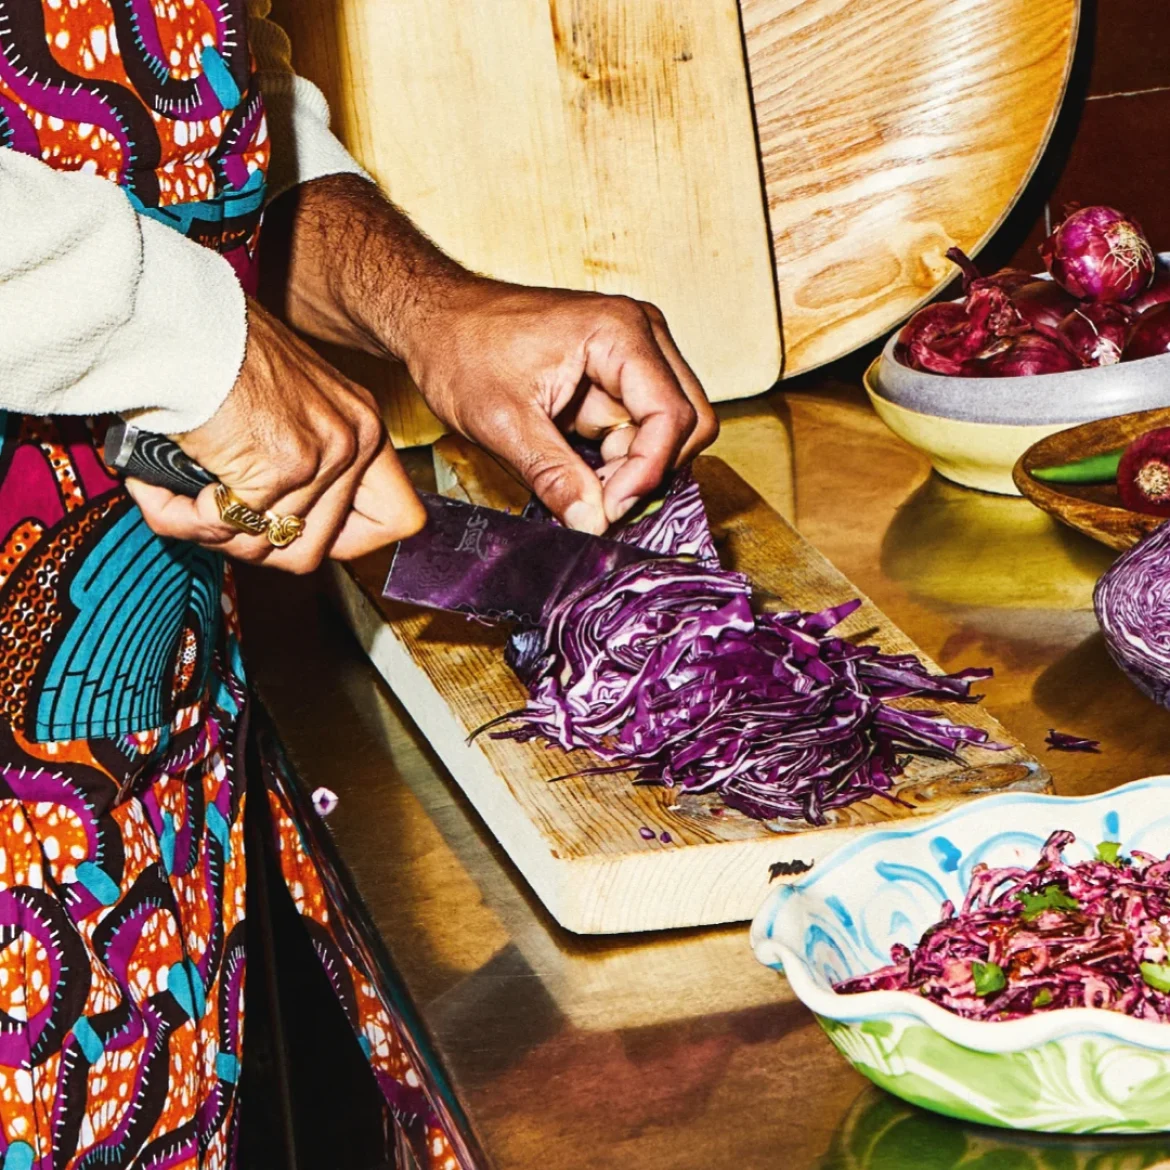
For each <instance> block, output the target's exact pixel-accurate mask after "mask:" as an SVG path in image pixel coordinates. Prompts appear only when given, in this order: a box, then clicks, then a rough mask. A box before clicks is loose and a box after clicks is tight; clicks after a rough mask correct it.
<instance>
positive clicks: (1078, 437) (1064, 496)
mask: <svg viewBox="0 0 1170 1170" xmlns="http://www.w3.org/2000/svg"><path fill="white" fill-rule="evenodd" d="M1165 426H1170V408H1165V407H1164V408H1162V409H1160V410H1141V411H1137V412H1136V413H1135V414H1121V415H1118V416H1117V417H1116V418H1103V419H1098V420H1097V421H1096V422H1090V423H1082V424H1081V425H1080V426H1078V427H1070V428H1069V429H1068V430H1067V431H1058V432H1057V433H1056V434H1055V435H1049V436H1048V438H1046V439H1041V440H1040V442H1038V443H1034V444H1033V445H1032V446H1031V447H1029V448H1028V449H1027V451H1025V452H1024V453H1023V455H1021V456H1020V459H1019V462H1018V463H1017V464H1016V466H1015V469H1014V470H1013V472H1012V478H1013V479H1014V480H1015V482H1016V487H1018V488H1019V489H1020V492H1021V494H1022V495H1024V496H1026V497H1027V498H1028V499H1029V500H1031V501H1032V503H1033V504H1035V505H1036V507H1038V508H1042V509H1043V510H1044V511H1045V512H1048V513H1049V514H1050V515H1053V516H1055V517H1056V518H1057V519H1058V520H1062V521H1064V523H1065V524H1068V525H1069V526H1070V527H1072V528H1076V529H1078V530H1079V531H1080V532H1083V533H1085V535H1086V536H1091V537H1092V538H1093V539H1094V540H1099V541H1100V542H1101V543H1102V544H1107V545H1108V546H1109V547H1110V548H1116V549H1127V548H1130V547H1131V546H1132V545H1135V544H1137V542H1138V541H1139V540H1141V539H1142V537H1143V536H1148V535H1149V534H1150V533H1151V532H1153V531H1154V529H1155V528H1157V527H1158V525H1159V524H1161V523H1162V519H1163V518H1162V517H1161V516H1143V515H1142V514H1141V513H1140V512H1130V511H1129V510H1128V509H1126V508H1123V507H1121V504H1120V501H1119V499H1118V495H1117V488H1116V487H1114V485H1113V484H1111V483H1107V484H1084V485H1079V484H1071V483H1041V482H1040V480H1038V479H1033V478H1032V476H1031V475H1030V474H1029V473H1030V472H1031V470H1032V469H1033V468H1035V467H1056V466H1058V465H1059V464H1061V463H1071V462H1072V461H1073V460H1075V459H1084V458H1086V457H1087V456H1089V455H1098V454H1101V453H1103V452H1105V451H1116V450H1117V449H1118V448H1119V447H1124V446H1125V445H1126V444H1127V443H1129V442H1131V441H1132V440H1133V439H1136V438H1137V437H1138V435H1144V434H1145V433H1146V431H1152V430H1153V429H1154V428H1155V427H1165Z"/></svg>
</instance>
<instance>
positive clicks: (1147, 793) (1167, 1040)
mask: <svg viewBox="0 0 1170 1170" xmlns="http://www.w3.org/2000/svg"><path fill="white" fill-rule="evenodd" d="M1056 829H1070V830H1072V832H1074V833H1075V834H1076V835H1077V840H1076V842H1075V843H1074V844H1073V845H1071V846H1069V848H1068V849H1066V851H1065V856H1066V857H1067V858H1068V859H1069V860H1070V861H1079V860H1084V859H1087V858H1088V857H1090V856H1092V853H1093V850H1094V849H1095V847H1096V844H1097V842H1099V841H1102V840H1111V841H1120V842H1121V848H1122V851H1123V852H1129V851H1130V850H1132V849H1144V850H1146V851H1147V852H1150V853H1156V854H1160V855H1162V856H1165V855H1166V854H1168V853H1170V776H1159V777H1154V778H1152V779H1148V780H1138V781H1135V782H1133V783H1131V784H1127V785H1124V786H1123V787H1121V788H1116V789H1114V790H1113V791H1112V792H1106V793H1102V794H1100V795H1098V796H1089V797H1080V798H1075V799H1073V798H1068V797H1059V796H1043V795H1038V794H1032V793H1022V792H1009V793H1003V794H1001V795H996V796H986V797H982V798H980V799H978V800H973V801H971V802H970V803H969V804H967V805H965V806H964V807H962V808H959V809H955V810H954V811H952V812H949V813H947V814H945V815H943V816H940V817H937V818H932V819H930V820H927V821H924V822H922V823H920V824H917V825H916V826H915V827H914V828H909V829H906V828H901V829H877V830H873V831H870V832H867V833H865V834H864V835H862V836H860V837H858V838H856V839H855V840H853V841H852V842H850V843H849V844H847V845H844V846H842V847H841V848H840V849H837V850H836V851H835V852H833V853H831V854H830V855H829V856H828V857H827V858H826V859H825V860H823V861H821V862H818V863H817V865H816V867H815V868H814V869H813V870H812V871H811V872H810V873H809V874H808V876H807V877H805V878H803V879H802V880H800V881H798V882H794V883H792V884H790V885H784V886H779V887H777V889H776V890H775V891H773V893H772V894H771V895H770V896H769V898H768V900H767V902H765V904H764V906H763V907H762V909H761V910H760V912H759V914H757V916H756V919H755V921H754V922H753V923H752V946H753V948H754V950H755V953H756V957H757V958H758V959H759V960H760V961H761V962H762V963H764V964H766V965H767V966H769V967H773V968H775V969H776V970H777V971H782V972H783V973H784V974H785V975H786V976H787V978H788V981H789V983H790V984H791V985H792V989H793V991H795V992H796V994H797V995H798V996H799V997H800V999H801V1000H802V1001H803V1002H804V1003H805V1005H806V1006H808V1007H809V1008H810V1009H811V1010H812V1011H813V1012H814V1013H815V1014H816V1017H817V1019H818V1020H819V1022H820V1024H821V1026H822V1027H823V1028H824V1029H825V1031H826V1032H827V1033H828V1036H829V1039H830V1040H832V1042H833V1043H834V1044H835V1045H836V1047H837V1048H838V1049H839V1050H840V1052H841V1053H842V1054H843V1055H844V1056H845V1058H846V1059H847V1060H848V1061H849V1062H850V1063H851V1064H853V1065H854V1067H856V1068H857V1069H858V1070H859V1071H860V1072H862V1073H864V1074H865V1075H866V1076H867V1077H869V1078H870V1080H872V1081H873V1082H874V1083H875V1084H877V1085H880V1086H881V1087H882V1088H884V1089H888V1090H889V1091H890V1092H891V1093H894V1094H895V1095H897V1096H899V1097H902V1098H903V1099H905V1100H907V1101H910V1102H912V1103H913V1104H915V1105H921V1106H923V1107H925V1108H927V1109H933V1110H935V1111H936V1112H939V1113H945V1114H948V1115H950V1116H952V1117H958V1118H963V1119H965V1120H968V1121H976V1122H980V1123H983V1124H986V1125H998V1126H1006V1127H1010V1128H1013V1129H1032V1130H1045V1131H1049V1132H1054V1133H1154V1132H1163V1131H1170V1025H1167V1024H1154V1023H1149V1022H1147V1021H1143V1020H1137V1019H1133V1018H1132V1017H1130V1016H1126V1015H1122V1014H1120V1013H1117V1012H1110V1011H1105V1010H1103V1009H1100V1008H1069V1009H1063V1010H1059V1011H1050V1012H1037V1013H1036V1014H1035V1015H1033V1016H1028V1017H1025V1018H1023V1019H1019V1020H1007V1021H1001V1022H996V1023H990V1022H986V1021H981V1020H968V1019H964V1018H962V1017H961V1016H957V1015H954V1014H953V1013H952V1012H948V1011H946V1010H945V1009H944V1008H942V1007H939V1006H938V1005H937V1004H935V1003H932V1002H930V1001H928V1000H925V999H923V998H922V997H920V996H918V995H914V994H912V993H910V992H905V991H869V992H863V993H860V994H857V995H838V994H837V993H836V992H835V991H834V990H833V985H834V984H835V983H836V982H838V981H839V980H841V979H845V978H849V977H851V976H855V975H862V974H864V973H865V972H867V971H872V970H874V969H875V968H877V967H881V966H884V965H885V964H887V963H888V962H889V961H890V948H891V946H892V945H893V944H894V943H903V944H905V945H906V946H913V945H914V944H915V943H917V941H918V939H919V938H920V937H921V935H922V933H923V931H924V930H925V929H926V928H927V927H928V926H930V925H931V924H932V923H934V922H936V921H938V917H939V908H940V906H941V904H942V902H943V901H944V900H945V899H948V898H949V899H950V900H951V901H953V902H955V903H961V902H962V900H963V895H964V893H965V892H966V889H967V886H968V884H969V882H970V877H971V870H972V868H973V867H974V866H975V865H976V864H977V863H979V862H986V863H987V864H988V865H991V866H1003V865H1023V866H1031V865H1033V864H1034V863H1035V861H1036V858H1037V856H1038V855H1039V851H1040V848H1041V846H1042V845H1043V844H1044V841H1045V840H1046V839H1047V837H1048V835H1049V834H1050V833H1052V832H1053V831H1054V830H1056Z"/></svg>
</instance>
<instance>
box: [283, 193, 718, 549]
mask: <svg viewBox="0 0 1170 1170" xmlns="http://www.w3.org/2000/svg"><path fill="white" fill-rule="evenodd" d="M272 233H275V234H274V235H273V234H272ZM265 247H266V249H267V253H268V255H269V256H283V257H284V259H285V264H284V266H283V268H282V269H281V270H280V271H279V272H277V269H276V267H275V266H272V265H269V269H268V270H269V272H270V273H271V278H270V279H271V280H272V287H271V289H270V295H271V296H272V297H273V298H274V302H276V303H279V304H280V306H281V310H282V312H283V314H284V315H285V316H286V317H287V319H288V320H289V321H290V322H292V323H293V324H294V325H295V326H296V327H297V328H298V329H299V330H301V331H302V332H304V333H308V334H310V335H311V336H313V337H318V338H320V339H321V340H323V341H330V342H333V343H335V344H341V345H352V346H356V347H358V348H361V349H365V350H367V351H368V352H370V353H375V354H380V355H382V356H390V357H396V358H400V359H402V360H403V361H405V362H406V365H407V367H408V368H409V370H410V372H411V374H412V375H413V376H414V379H415V381H416V382H417V383H418V385H419V387H420V388H421V390H422V392H423V395H424V397H425V398H426V400H427V402H428V404H429V405H430V407H431V409H432V410H433V411H434V412H435V413H436V414H437V415H438V416H439V417H440V418H441V419H443V421H444V422H446V423H447V424H448V425H450V426H451V427H453V428H454V429H455V430H457V431H459V432H461V433H462V434H464V435H466V436H467V437H468V438H471V439H474V440H475V441H476V442H478V443H481V444H482V445H483V446H485V447H487V448H488V449H489V450H491V451H493V452H494V453H495V454H496V455H499V456H500V457H501V458H502V459H504V460H505V461H506V462H508V463H510V464H511V465H512V466H513V467H514V468H515V469H516V470H517V471H518V472H519V473H520V475H521V476H523V478H524V479H525V480H526V481H527V482H528V483H529V484H530V485H531V487H532V488H533V490H534V491H535V492H536V493H537V495H539V496H540V498H541V499H542V500H543V501H544V502H545V503H546V504H547V505H548V506H549V507H550V508H551V509H552V511H553V512H555V513H556V514H557V515H558V516H559V517H560V518H561V519H562V520H564V521H565V522H566V523H567V524H569V525H570V526H571V527H573V528H579V529H583V530H584V531H587V532H603V531H604V530H605V529H606V528H607V527H608V526H609V524H610V523H612V522H613V521H615V520H617V519H619V518H620V517H621V516H623V515H624V514H625V513H626V512H628V511H629V510H630V509H631V508H632V507H633V506H634V504H635V502H636V501H637V500H638V499H639V498H640V497H641V496H643V495H645V494H646V493H647V492H649V491H652V490H653V489H654V488H655V487H657V486H658V484H659V482H660V481H661V479H662V477H663V475H664V474H665V473H666V472H667V471H668V470H669V469H670V468H671V467H673V466H676V465H677V464H678V463H680V462H682V461H685V460H687V459H689V458H691V456H692V455H694V454H695V453H696V452H697V451H699V450H701V449H702V448H703V447H705V446H706V445H707V444H708V443H710V442H711V441H712V440H713V439H714V438H715V436H716V434H717V433H718V423H717V421H716V418H715V413H714V411H713V410H712V409H711V406H710V404H709V403H708V401H707V398H706V396H705V395H704V393H703V388H702V387H701V386H700V385H699V382H698V379H696V377H695V375H694V374H693V373H692V372H691V370H690V368H689V367H688V366H687V364H686V362H685V361H684V360H683V358H682V355H681V354H680V353H679V351H678V348H677V347H676V346H675V344H674V340H673V339H672V338H671V336H670V331H669V329H667V326H666V321H665V320H664V318H663V316H662V314H661V313H660V312H659V311H658V310H657V309H655V308H654V307H653V306H651V305H645V304H641V303H639V302H637V301H633V300H629V299H627V298H625V297H607V296H600V295H598V294H596V293H574V292H559V291H556V290H553V289H540V288H522V287H519V286H517V285H510V284H503V283H500V282H498V281H492V280H485V279H483V278H482V277H477V276H475V275H473V274H472V273H469V272H468V271H467V270H466V269H464V268H463V267H461V266H460V265H459V264H457V263H456V262H455V261H454V260H452V259H451V258H450V257H449V256H446V255H444V253H443V252H441V251H440V250H439V249H438V248H437V247H435V245H434V244H433V243H431V241H430V240H428V239H427V238H426V236H424V235H423V234H422V233H421V232H419V231H418V229H417V228H415V227H414V225H413V224H412V223H411V222H410V221H409V220H408V219H407V218H406V217H405V216H404V215H403V214H402V212H400V211H399V210H398V209H397V208H396V207H395V206H394V205H393V204H392V203H390V202H389V200H387V199H386V198H385V197H384V196H383V195H381V194H380V193H379V191H378V189H377V188H376V187H375V186H374V185H373V184H372V183H369V182H367V181H365V180H364V179H361V178H359V177H358V176H356V175H330V176H326V177H325V178H321V179H316V180H314V181H313V182H311V183H305V184H303V185H302V186H300V187H297V188H295V190H294V191H292V192H290V193H288V194H286V195H285V196H283V197H282V198H281V199H280V200H278V201H277V202H276V203H275V204H274V205H273V207H272V208H270V209H269V212H268V218H267V227H266V228H265ZM622 422H632V423H633V424H634V425H633V426H632V427H629V428H626V429H622V430H619V431H615V432H613V433H612V434H609V435H608V437H607V438H605V440H604V442H603V443H602V453H603V455H604V456H605V459H606V463H605V466H604V467H603V468H601V470H600V472H599V473H598V474H594V473H593V472H592V471H591V470H590V469H589V468H588V467H587V466H586V465H585V463H584V462H583V461H582V460H581V459H580V458H579V457H578V456H577V455H576V454H574V452H573V451H572V449H571V448H570V447H569V444H568V443H567V442H566V440H565V437H564V432H565V431H568V430H573V431H576V432H577V433H578V434H580V435H583V436H585V437H587V438H599V437H603V436H605V435H606V433H607V430H608V429H609V428H610V427H612V426H614V425H615V424H617V423H622ZM602 481H604V483H603V482H602Z"/></svg>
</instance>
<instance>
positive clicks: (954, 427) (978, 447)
mask: <svg viewBox="0 0 1170 1170" xmlns="http://www.w3.org/2000/svg"><path fill="white" fill-rule="evenodd" d="M880 361H881V359H880V358H876V359H875V360H874V362H873V364H872V365H871V366H870V367H869V369H868V370H866V371H865V379H864V382H865V392H866V393H867V394H868V395H869V400H870V402H872V403H873V408H874V410H876V411H877V414H878V418H880V419H881V420H882V422H884V423H885V424H886V426H888V427H889V428H890V430H891V431H893V432H894V434H895V435H897V436H898V438H900V439H902V440H904V441H905V442H907V443H909V444H910V446H911V447H916V448H917V449H918V450H919V451H921V452H922V453H923V454H924V455H925V456H926V457H927V458H928V459H929V460H930V463H931V466H932V467H933V468H934V469H935V471H937V472H938V473H939V475H941V476H943V477H945V478H946V479H949V480H951V481H953V482H954V483H958V484H962V485H963V486H964V487H972V488H978V489H979V490H980V491H984V492H995V493H996V494H997V495H1001V496H1018V495H1019V494H1020V492H1019V489H1018V488H1017V487H1016V485H1015V484H1014V483H1013V482H1012V468H1013V467H1015V465H1016V460H1017V459H1019V457H1020V456H1021V455H1023V453H1024V452H1025V451H1026V450H1027V449H1028V448H1029V447H1030V446H1031V445H1032V444H1033V443H1038V442H1039V441H1040V440H1041V439H1044V438H1047V437H1048V436H1049V435H1054V434H1056V432H1057V431H1063V430H1067V429H1068V426H1069V424H1068V423H1066V422H1059V423H1040V424H1032V425H1028V426H1022V425H1009V424H1004V423H974V422H962V421H960V420H958V419H953V418H939V417H938V416H936V415H932V414H920V413H919V412H918V411H916V410H907V409H906V407H904V406H898V405H897V404H896V403H893V402H891V401H890V400H889V399H888V398H883V397H882V395H881V393H880V392H879V391H878V388H877V368H878V363H879V362H880Z"/></svg>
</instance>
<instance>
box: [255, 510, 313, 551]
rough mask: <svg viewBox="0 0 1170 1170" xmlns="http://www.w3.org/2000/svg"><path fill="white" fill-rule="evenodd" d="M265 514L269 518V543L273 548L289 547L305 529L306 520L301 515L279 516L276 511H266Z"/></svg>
mask: <svg viewBox="0 0 1170 1170" xmlns="http://www.w3.org/2000/svg"><path fill="white" fill-rule="evenodd" d="M264 515H265V517H266V518H267V520H268V543H269V544H270V545H272V547H273V548H288V546H289V545H290V544H292V542H293V541H294V540H296V538H297V537H298V536H300V535H301V533H302V532H304V531H305V522H304V520H302V519H301V517H300V516H278V515H277V514H276V513H275V512H265V513H264Z"/></svg>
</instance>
